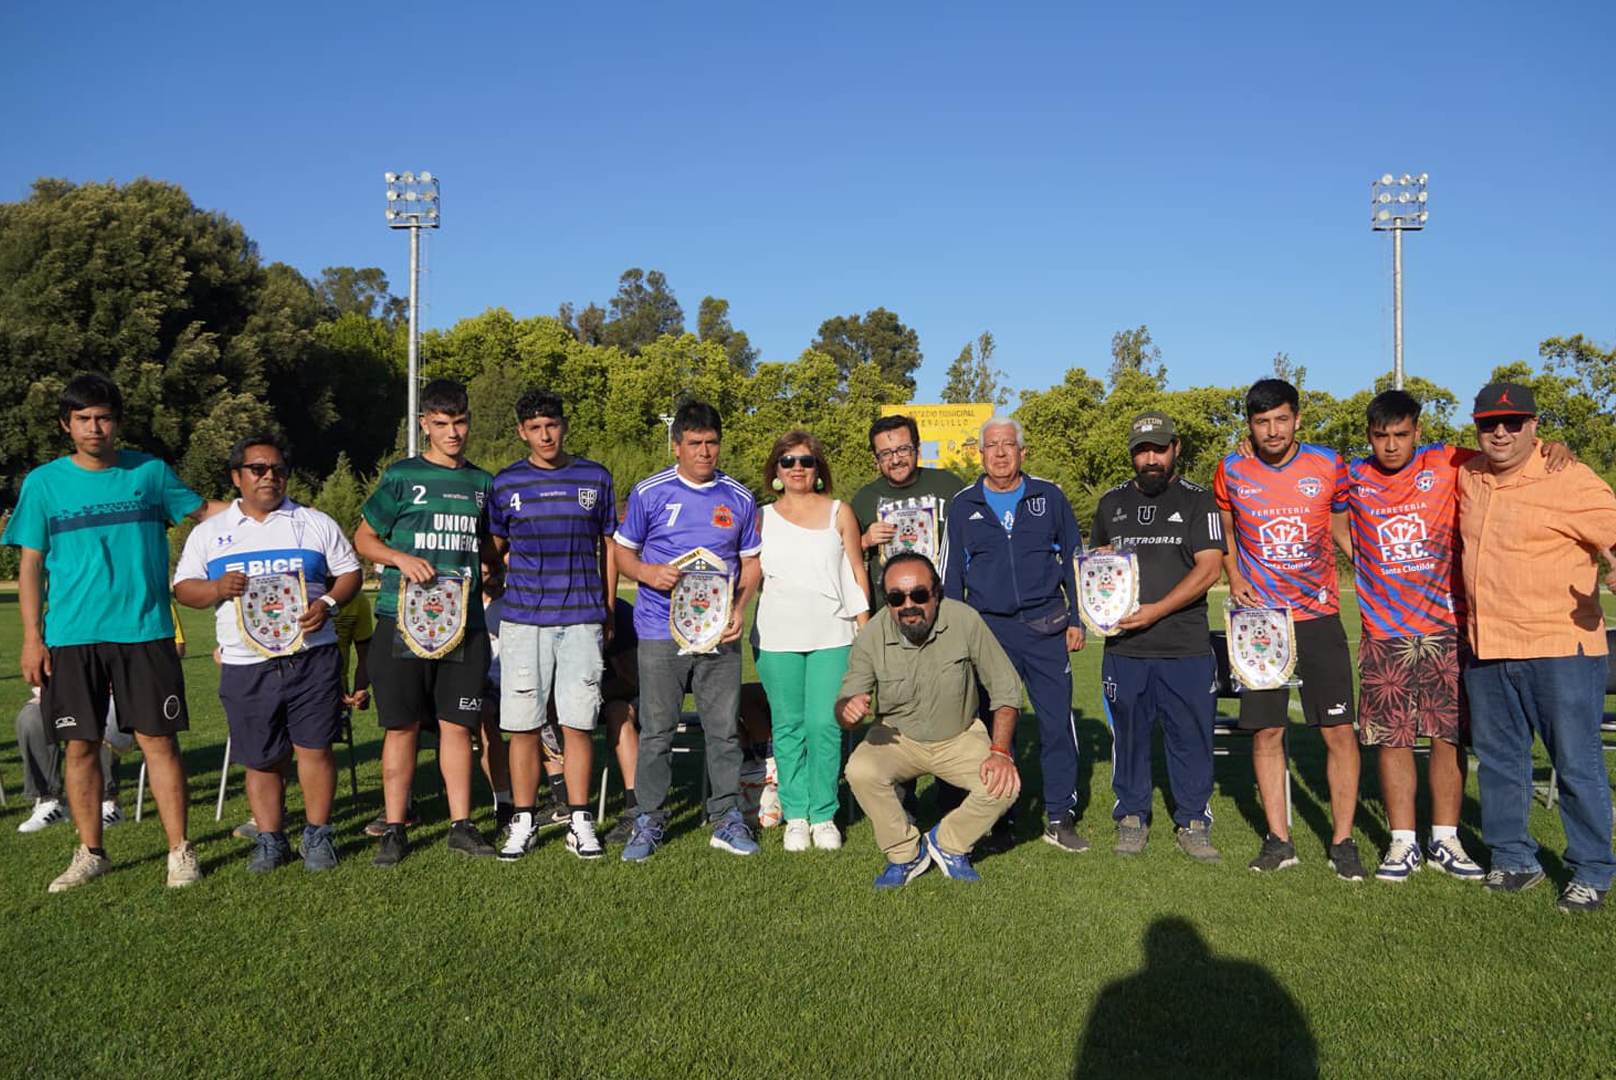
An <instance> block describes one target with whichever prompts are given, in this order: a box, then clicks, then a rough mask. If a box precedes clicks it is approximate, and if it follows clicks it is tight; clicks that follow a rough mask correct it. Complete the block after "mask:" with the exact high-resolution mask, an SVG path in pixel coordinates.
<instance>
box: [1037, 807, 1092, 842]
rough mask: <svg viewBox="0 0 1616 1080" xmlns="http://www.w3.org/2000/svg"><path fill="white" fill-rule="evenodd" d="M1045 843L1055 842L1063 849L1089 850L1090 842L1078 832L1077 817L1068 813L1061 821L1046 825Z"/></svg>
mask: <svg viewBox="0 0 1616 1080" xmlns="http://www.w3.org/2000/svg"><path fill="white" fill-rule="evenodd" d="M1044 843H1046V844H1054V845H1055V846H1056V847H1058V848H1060V849H1061V850H1062V851H1087V850H1088V849H1089V842H1088V841H1087V840H1085V839H1083V838H1082V837H1081V836H1079V835H1078V834H1077V817H1076V815H1074V814H1067V815H1066V816H1065V817H1063V818H1061V819H1060V820H1059V821H1051V822H1050V823H1049V824H1047V825H1045V826H1044Z"/></svg>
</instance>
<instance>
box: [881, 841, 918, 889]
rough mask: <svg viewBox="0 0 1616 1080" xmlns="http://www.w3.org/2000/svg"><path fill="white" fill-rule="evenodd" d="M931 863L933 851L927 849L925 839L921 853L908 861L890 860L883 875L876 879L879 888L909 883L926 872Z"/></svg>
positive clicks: (896, 886) (889, 887) (890, 887)
mask: <svg viewBox="0 0 1616 1080" xmlns="http://www.w3.org/2000/svg"><path fill="white" fill-rule="evenodd" d="M930 865H931V852H929V851H927V850H926V844H925V842H924V841H922V842H921V845H920V854H918V855H916V856H915V857H914V858H913V859H910V860H909V861H908V862H901V863H900V862H889V863H887V868H886V869H885V870H883V871H881V876H880V877H878V878H876V879H875V887H876V888H877V889H896V888H898V887H899V886H900V885H907V884H909V883H910V882H911V881H913V880H915V878H917V877H919V876H920V875H921V874H924V873H925V872H926V868H927V867H928V866H930Z"/></svg>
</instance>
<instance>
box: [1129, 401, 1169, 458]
mask: <svg viewBox="0 0 1616 1080" xmlns="http://www.w3.org/2000/svg"><path fill="white" fill-rule="evenodd" d="M1176 438H1178V429H1177V428H1175V427H1174V426H1173V420H1172V418H1171V417H1170V416H1168V415H1167V414H1166V413H1164V412H1157V411H1156V410H1155V409H1150V410H1148V411H1146V412H1142V413H1140V414H1139V415H1138V416H1136V417H1134V418H1133V423H1132V424H1130V425H1128V451H1129V453H1132V452H1133V451H1134V450H1137V449H1138V448H1139V447H1141V446H1143V445H1145V444H1147V443H1148V444H1150V445H1151V446H1167V445H1169V444H1171V443H1172V441H1173V440H1174V439H1176Z"/></svg>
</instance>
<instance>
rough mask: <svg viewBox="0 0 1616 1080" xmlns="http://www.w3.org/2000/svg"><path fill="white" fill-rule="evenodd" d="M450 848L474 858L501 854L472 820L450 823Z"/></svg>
mask: <svg viewBox="0 0 1616 1080" xmlns="http://www.w3.org/2000/svg"><path fill="white" fill-rule="evenodd" d="M449 850H450V851H456V852H459V853H460V854H462V855H467V856H470V857H471V858H473V859H488V858H493V857H494V856H495V855H497V854H499V853H498V852H497V851H495V850H494V845H493V844H490V843H489V842H488V841H487V840H484V839H483V834H482V833H480V832H478V831H477V826H475V825H473V824H472V823H471V822H470V820H466V821H451V822H450V823H449Z"/></svg>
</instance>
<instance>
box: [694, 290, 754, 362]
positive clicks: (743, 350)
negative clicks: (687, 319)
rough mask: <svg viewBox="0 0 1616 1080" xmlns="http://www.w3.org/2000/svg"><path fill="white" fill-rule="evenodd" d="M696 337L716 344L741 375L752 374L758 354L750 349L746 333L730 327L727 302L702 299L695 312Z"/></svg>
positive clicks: (711, 298) (714, 298) (708, 298)
mask: <svg viewBox="0 0 1616 1080" xmlns="http://www.w3.org/2000/svg"><path fill="white" fill-rule="evenodd" d="M696 336H697V337H699V338H701V340H702V341H712V342H716V343H717V344H718V345H719V346H721V347H722V348H723V350H724V352H726V353H727V354H728V355H729V362H730V364H732V365H733V366H734V368H735V370H736V371H739V372H740V373H741V374H742V375H750V374H752V369H753V368H754V367H756V366H757V358H758V352H757V350H756V349H754V348H752V343H751V341H749V340H748V339H747V336H746V331H744V330H737V329H735V328H734V327H733V326H731V325H730V321H729V301H728V300H719V299H717V298H716V297H712V296H705V297H703V298H702V301H701V307H700V308H699V309H697V311H696Z"/></svg>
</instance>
